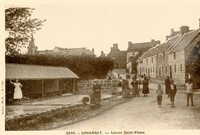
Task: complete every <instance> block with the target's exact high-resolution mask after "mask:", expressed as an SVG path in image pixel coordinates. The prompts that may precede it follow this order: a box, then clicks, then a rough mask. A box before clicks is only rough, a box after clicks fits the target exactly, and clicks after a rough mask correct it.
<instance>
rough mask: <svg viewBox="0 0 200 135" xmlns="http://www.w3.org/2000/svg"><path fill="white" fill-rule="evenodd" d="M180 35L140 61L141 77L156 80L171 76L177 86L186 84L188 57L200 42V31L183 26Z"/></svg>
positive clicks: (170, 39) (153, 49)
mask: <svg viewBox="0 0 200 135" xmlns="http://www.w3.org/2000/svg"><path fill="white" fill-rule="evenodd" d="M179 33H180V34H175V36H174V37H170V38H168V40H167V41H166V42H165V43H162V44H159V45H156V46H155V47H153V48H151V49H149V50H148V51H147V52H145V53H144V54H143V55H142V56H141V57H140V58H139V59H138V66H137V70H138V74H139V75H146V76H149V77H150V78H156V79H165V77H166V76H169V77H170V78H172V79H173V80H174V81H175V83H176V84H178V85H183V84H185V82H186V80H187V78H188V71H187V69H186V66H187V61H189V59H188V57H189V56H190V54H191V52H192V50H193V48H194V47H195V46H196V45H197V44H199V42H200V37H199V29H197V30H192V31H191V30H189V27H188V26H182V27H180V32H179Z"/></svg>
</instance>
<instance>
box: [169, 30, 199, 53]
mask: <svg viewBox="0 0 200 135" xmlns="http://www.w3.org/2000/svg"><path fill="white" fill-rule="evenodd" d="M199 33H200V31H199V29H198V30H194V31H191V32H188V33H185V34H184V35H183V36H182V37H181V38H180V40H179V41H178V42H177V43H176V44H175V45H174V46H173V48H172V49H171V50H170V52H169V53H174V52H177V51H180V50H182V49H184V48H185V47H186V46H187V45H188V44H190V43H191V42H192V40H193V39H194V38H195V37H196V36H197V35H198V34H199Z"/></svg>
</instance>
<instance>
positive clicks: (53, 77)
mask: <svg viewBox="0 0 200 135" xmlns="http://www.w3.org/2000/svg"><path fill="white" fill-rule="evenodd" d="M78 78H79V77H78V76H77V75H76V74H75V73H73V72H72V71H71V70H70V69H68V68H66V67H52V66H38V65H24V64H6V92H8V93H13V92H12V91H13V88H12V84H10V83H9V80H15V79H18V80H19V82H20V83H22V85H23V87H22V92H23V95H24V96H25V97H29V98H38V97H46V96H52V95H58V94H60V95H61V94H63V93H69V92H71V93H72V92H75V90H76V80H77V79H78Z"/></svg>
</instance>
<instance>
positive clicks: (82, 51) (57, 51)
mask: <svg viewBox="0 0 200 135" xmlns="http://www.w3.org/2000/svg"><path fill="white" fill-rule="evenodd" d="M38 52H39V53H40V54H42V53H44V54H45V53H47V54H60V55H75V56H81V55H94V53H93V52H92V51H90V50H89V49H86V48H69V49H67V48H61V47H57V46H56V47H55V48H54V49H53V50H45V51H38Z"/></svg>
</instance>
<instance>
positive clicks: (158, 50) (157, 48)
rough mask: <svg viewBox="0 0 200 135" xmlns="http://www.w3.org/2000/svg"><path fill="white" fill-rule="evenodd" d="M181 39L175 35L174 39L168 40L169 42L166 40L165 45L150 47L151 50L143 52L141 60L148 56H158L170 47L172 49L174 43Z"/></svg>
mask: <svg viewBox="0 0 200 135" xmlns="http://www.w3.org/2000/svg"><path fill="white" fill-rule="evenodd" d="M180 37H181V35H180V34H179V35H176V36H175V37H173V38H170V39H169V40H167V41H166V42H165V43H162V44H159V45H156V46H154V47H152V48H151V49H149V50H148V51H147V52H145V53H144V54H143V55H142V56H141V58H147V57H150V56H154V55H156V54H159V53H163V52H165V51H168V49H169V48H170V47H172V46H173V45H174V43H176V42H177V40H178V39H179V38H180Z"/></svg>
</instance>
